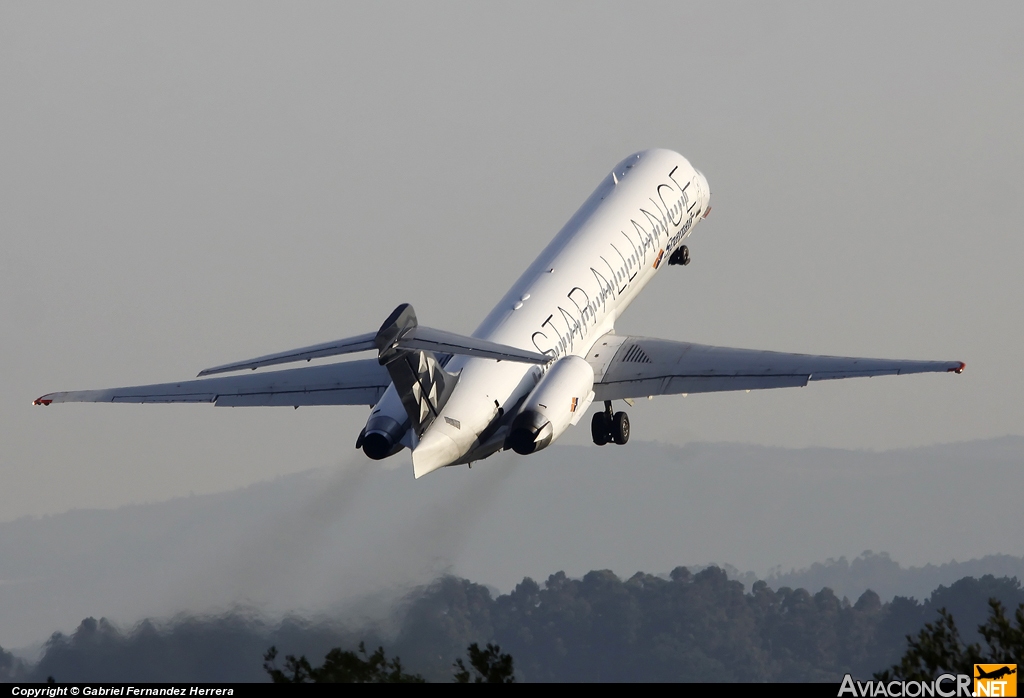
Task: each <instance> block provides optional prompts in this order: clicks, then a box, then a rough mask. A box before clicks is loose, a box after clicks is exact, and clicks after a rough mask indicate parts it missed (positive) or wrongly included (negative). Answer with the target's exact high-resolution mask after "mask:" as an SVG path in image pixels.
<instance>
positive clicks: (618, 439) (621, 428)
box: [612, 412, 629, 446]
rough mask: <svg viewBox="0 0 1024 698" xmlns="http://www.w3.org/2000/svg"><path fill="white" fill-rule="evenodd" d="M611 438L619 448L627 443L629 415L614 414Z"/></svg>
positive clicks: (622, 413)
mask: <svg viewBox="0 0 1024 698" xmlns="http://www.w3.org/2000/svg"><path fill="white" fill-rule="evenodd" d="M612 438H614V439H615V443H617V444H618V445H620V446H622V445H623V444H624V443H626V442H627V441H629V415H627V414H626V413H625V412H616V413H615V417H614V418H613V419H612Z"/></svg>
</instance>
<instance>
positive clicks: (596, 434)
mask: <svg viewBox="0 0 1024 698" xmlns="http://www.w3.org/2000/svg"><path fill="white" fill-rule="evenodd" d="M610 432H611V425H610V424H609V420H608V415H607V414H605V413H604V412H595V413H594V418H593V419H591V420H590V435H591V436H592V437H593V438H594V443H595V444H597V445H598V446H604V445H605V444H607V443H608V442H609V441H610V440H611V439H609V438H608V437H609V433H610Z"/></svg>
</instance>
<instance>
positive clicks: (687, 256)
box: [681, 245, 690, 267]
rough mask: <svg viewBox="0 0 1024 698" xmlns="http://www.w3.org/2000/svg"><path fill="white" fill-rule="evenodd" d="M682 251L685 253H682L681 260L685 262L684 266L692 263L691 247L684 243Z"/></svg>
mask: <svg viewBox="0 0 1024 698" xmlns="http://www.w3.org/2000/svg"><path fill="white" fill-rule="evenodd" d="M682 253H683V255H682V257H683V258H682V260H681V261H682V263H683V266H684V267H685V266H686V265H687V264H689V263H690V248H689V247H687V246H686V245H683V247H682Z"/></svg>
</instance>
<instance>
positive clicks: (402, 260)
mask: <svg viewBox="0 0 1024 698" xmlns="http://www.w3.org/2000/svg"><path fill="white" fill-rule="evenodd" d="M1022 20H1024V7H1022V6H1021V5H1020V4H1019V3H1015V4H1013V3H1006V4H1002V5H1000V4H986V5H983V6H973V5H972V6H965V5H963V4H947V5H937V4H909V3H901V4H898V5H892V4H877V5H871V4H865V3H857V4H846V5H835V4H825V5H817V4H802V5H789V4H787V5H759V4H752V3H745V4H734V5H730V4H724V3H715V4H713V5H711V6H706V5H704V4H701V5H686V4H682V3H677V2H672V3H664V4H648V5H642V6H640V7H637V5H636V4H635V3H629V4H624V3H615V4H593V3H579V4H560V5H551V4H549V3H540V4H532V5H530V4H525V3H516V4H514V5H508V6H506V7H501V6H498V5H495V4H492V3H486V4H483V3H481V4H474V3H468V4H425V3H424V4H413V3H408V4H391V5H384V4H366V5H354V4H352V3H345V4H340V3H323V4H312V3H306V4H301V5H298V4H265V5H257V4H254V3H244V4H243V3H237V4H226V3H225V4H211V3H184V2H181V3H166V4H154V3H145V4H138V3H123V4H115V3H108V4H88V5H81V4H61V5H57V4H41V3H15V2H8V3H4V4H2V5H0V95H2V98H0V244H2V248H0V249H2V254H0V324H2V327H3V330H2V332H3V341H2V342H0V362H2V365H3V366H4V369H3V371H2V372H0V430H2V431H0V478H2V482H3V486H2V487H0V519H10V518H14V517H17V516H21V515H25V514H43V513H49V512H55V511H63V510H66V509H68V508H71V507H92V506H113V505H118V504H121V503H125V502H130V501H148V500H155V499H164V498H167V497H170V496H173V495H179V494H187V493H188V492H189V491H195V492H209V491H216V490H221V489H226V488H230V487H235V486H239V485H242V484H245V483H248V482H252V481H255V480H259V479H262V478H266V477H270V476H273V475H277V474H282V473H285V472H292V471H297V470H303V469H306V468H308V467H310V466H319V465H328V464H333V463H338V462H341V461H345V462H347V461H348V460H350V459H352V458H354V457H356V456H357V454H355V453H354V451H353V450H352V449H353V443H354V441H355V437H356V434H357V433H358V430H359V428H360V426H361V425H362V422H363V421H364V419H365V414H366V413H365V411H364V410H362V409H359V408H323V409H315V408H307V409H301V410H298V411H292V410H284V409H282V410H271V409H265V410H259V409H252V410H246V409H236V410H231V409H215V408H212V407H206V406H166V407H165V406H120V405H118V406H113V405H106V406H105V405H63V406H59V407H51V408H48V409H42V408H31V407H30V405H29V403H30V401H31V400H32V399H33V398H35V397H37V396H38V395H40V394H42V393H45V392H49V391H53V390H62V389H78V388H94V387H104V386H114V385H126V384H133V383H148V382H157V381H165V380H174V379H177V378H187V377H191V376H194V375H195V373H196V372H197V371H198V370H199V369H201V368H204V367H207V366H210V365H214V364H218V363H222V362H226V361H231V360H235V359H242V358H245V357H249V356H254V355H257V354H261V353H266V352H270V351H276V350H280V349H286V348H290V347H293V346H300V345H303V344H307V343H313V342H318V341H323V340H327V339H333V338H336V337H341V336H345V335H349V334H357V333H361V332H366V331H369V330H373V329H375V328H376V327H377V326H378V325H379V324H380V322H381V320H382V319H383V318H384V317H385V316H386V315H387V314H388V313H389V312H390V311H391V309H392V308H394V306H395V305H397V304H398V303H400V302H403V301H411V302H412V303H414V305H415V306H416V310H417V313H418V315H419V317H420V318H421V320H422V321H423V322H424V323H425V324H429V325H431V326H435V327H443V328H447V329H450V330H453V331H457V332H468V331H471V330H472V329H473V328H474V327H475V326H476V324H477V323H478V322H479V320H480V319H481V318H482V317H483V316H484V315H485V313H486V312H487V311H488V310H489V309H490V307H491V306H492V305H493V304H494V303H495V302H496V301H497V300H498V299H499V298H500V297H501V295H502V294H503V292H504V291H505V290H506V288H507V286H508V285H509V284H510V283H511V282H512V281H514V280H515V278H516V277H517V276H518V275H519V273H520V272H521V271H522V269H523V268H525V266H526V265H527V264H528V263H529V262H530V261H531V260H532V259H533V257H534V256H535V255H536V254H537V252H538V251H539V250H540V249H541V248H542V247H543V246H544V244H546V243H547V241H548V240H549V239H550V238H551V236H553V235H554V233H555V232H557V230H558V229H559V227H560V226H561V225H562V224H563V223H564V222H565V221H566V220H567V219H568V217H569V216H570V215H571V214H572V213H573V211H574V210H575V209H576V207H577V206H578V205H579V204H580V203H581V202H582V201H583V199H584V198H585V197H586V196H587V195H588V194H589V193H590V191H591V190H592V189H593V187H594V186H596V185H597V183H598V182H599V181H600V179H601V178H602V177H603V176H604V175H605V174H606V172H607V171H608V169H609V168H610V167H611V166H613V165H614V164H615V163H616V162H618V161H619V160H620V159H621V158H622V157H624V156H625V155H627V154H629V153H630V152H633V151H635V150H639V149H641V148H646V147H652V146H657V147H668V148H673V149H675V150H678V151H679V152H681V153H683V154H684V155H686V156H687V157H688V158H690V160H691V161H692V162H693V163H694V164H695V166H696V167H698V168H699V169H700V170H702V171H703V172H704V173H705V174H706V175H707V177H708V180H709V181H710V184H711V189H712V204H713V206H714V211H713V213H712V215H711V217H710V218H709V219H708V221H707V222H705V223H704V224H702V225H701V226H700V227H698V229H697V231H696V232H695V234H694V236H693V238H692V244H691V245H690V248H691V252H692V255H693V263H692V264H691V265H690V266H688V267H686V268H685V269H681V268H678V267H672V268H670V269H667V270H665V272H664V273H662V274H659V277H658V279H657V280H656V281H655V282H654V283H652V284H651V285H650V286H649V287H648V288H647V290H646V292H645V293H644V294H643V295H642V296H641V297H640V298H639V300H638V301H637V302H636V303H635V304H634V305H633V307H631V308H630V309H629V311H628V312H627V314H626V316H625V317H624V318H623V319H622V321H621V322H620V325H619V327H618V328H617V329H618V331H619V332H623V333H636V334H646V335H653V336H661V337H666V338H674V339H687V340H694V341H700V342H707V343H718V344H725V345H732V346H746V347H755V348H765V349H779V350H786V351H807V352H813V353H833V354H845V355H864V356H879V357H890V358H921V359H960V360H964V361H966V362H967V363H968V370H967V372H965V373H964V375H962V376H955V377H954V376H945V375H942V376H920V377H907V378H900V379H886V378H878V379H873V380H862V381H838V382H834V383H829V384H824V385H816V386H813V387H808V388H806V389H802V390H785V391H764V392H762V393H756V392H754V393H750V394H744V393H740V394H735V395H734V394H723V395H712V396H692V397H689V398H682V397H678V398H675V397H673V398H659V399H656V400H654V401H653V402H650V403H645V404H639V403H638V405H637V407H636V408H635V409H633V410H632V411H631V418H632V422H633V436H634V438H636V439H646V440H661V441H666V442H671V443H676V444H683V443H687V442H691V441H698V440H700V441H709V440H710V441H720V440H725V441H749V442H754V443H761V444H768V445H785V446H804V445H818V446H839V447H853V448H857V447H867V448H888V447H896V446H911V445H923V444H931V443H939V442H948V441H960V440H966V439H974V438H984V437H991V436H998V435H1003V434H1022V433H1024V427H1022V420H1021V410H1020V407H1019V401H1020V395H1021V394H1022V392H1024V367H1022V365H1021V361H1020V356H1019V355H1020V350H1019V347H1020V346H1021V344H1022V342H1024V330H1022V324H1021V318H1022V317H1024V281H1022V279H1021V273H1020V260H1021V259H1024V238H1022V236H1021V221H1022V220H1024V216H1022V213H1024V203H1022V202H1024V198H1022V197H1021V195H1020V193H1019V188H1020V183H1021V181H1024V136H1022V131H1021V126H1020V124H1021V123H1024V79H1022V76H1024V44H1022V42H1021V41H1020V36H1019V28H1020V27H1021V26H1022ZM585 431H586V430H585V429H576V430H573V431H572V432H571V433H570V434H569V435H568V436H567V437H566V442H567V443H575V444H583V443H586V441H587V439H588V436H587V434H586V433H585ZM622 454H623V456H624V457H628V451H626V450H623V451H622ZM500 458H503V459H508V462H511V457H510V456H501V457H500ZM395 460H398V461H400V463H399V464H400V465H402V467H407V459H406V458H404V457H399V458H398V459H395ZM409 476H410V477H411V473H410V475H409ZM466 476H469V473H468V472H467V473H466Z"/></svg>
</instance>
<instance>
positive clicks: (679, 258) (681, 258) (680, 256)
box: [668, 245, 690, 267]
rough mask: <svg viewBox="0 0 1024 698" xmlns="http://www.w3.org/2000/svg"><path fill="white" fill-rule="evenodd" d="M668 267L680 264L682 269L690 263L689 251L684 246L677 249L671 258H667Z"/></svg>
mask: <svg viewBox="0 0 1024 698" xmlns="http://www.w3.org/2000/svg"><path fill="white" fill-rule="evenodd" d="M668 263H669V265H670V266H671V265H673V264H682V265H683V266H684V267H685V266H686V265H687V264H689V263H690V250H689V248H687V246H686V245H683V246H682V247H679V248H677V249H676V251H675V252H673V253H672V256H671V257H669V258H668Z"/></svg>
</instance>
